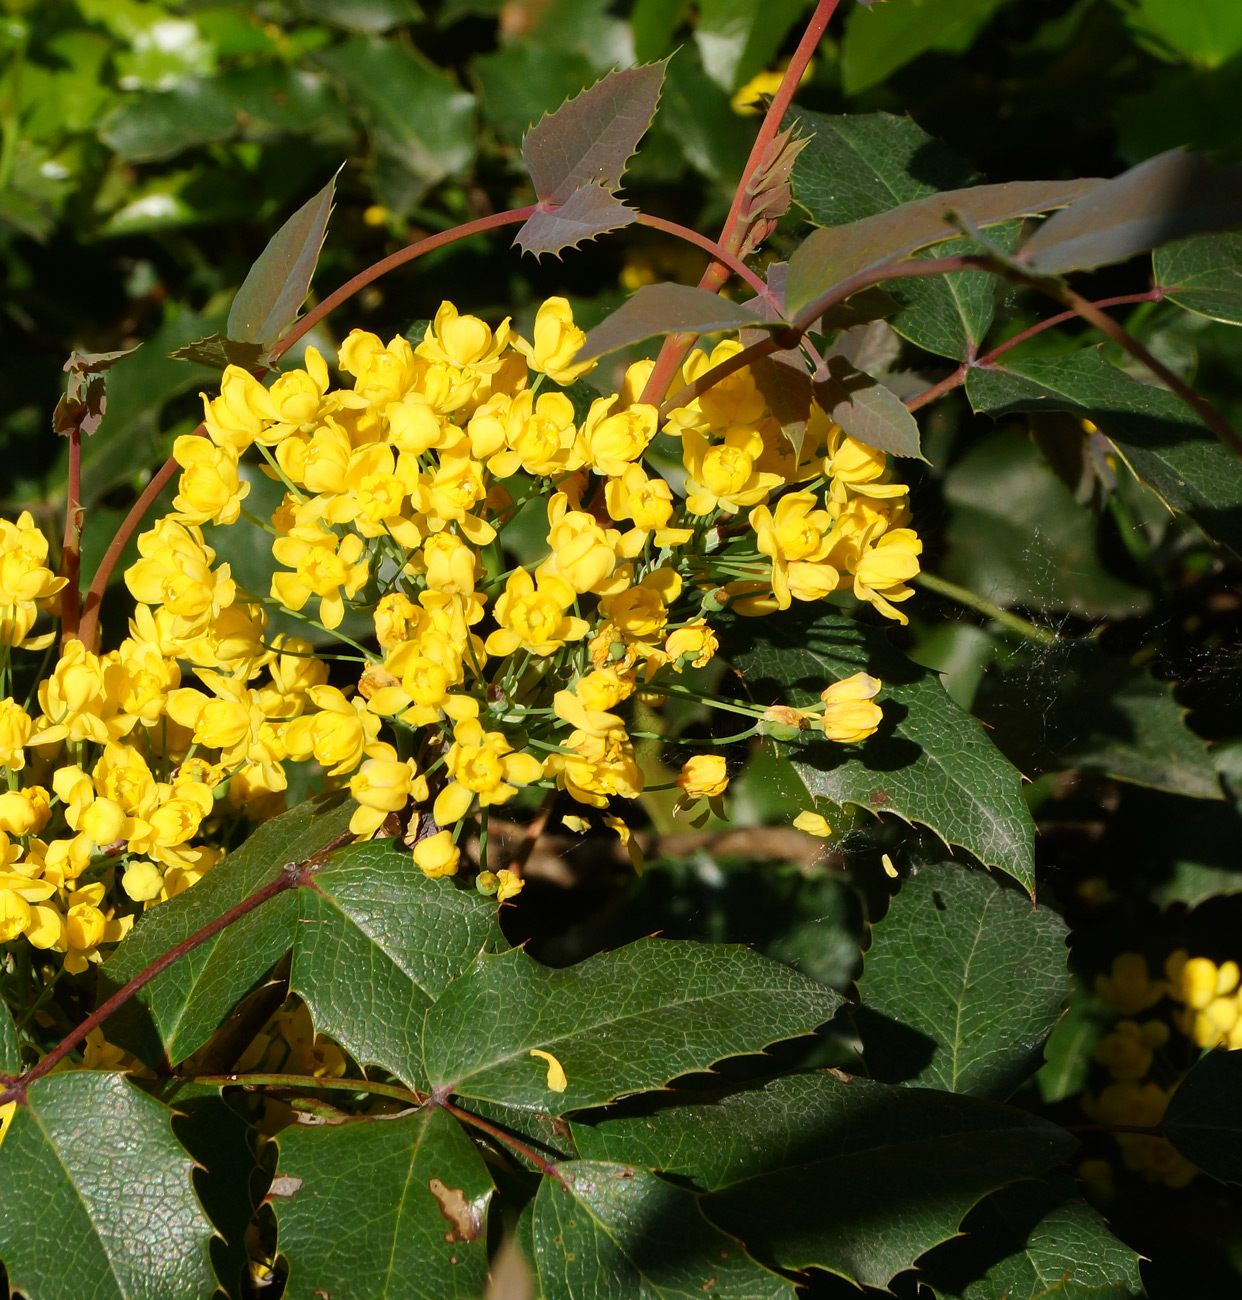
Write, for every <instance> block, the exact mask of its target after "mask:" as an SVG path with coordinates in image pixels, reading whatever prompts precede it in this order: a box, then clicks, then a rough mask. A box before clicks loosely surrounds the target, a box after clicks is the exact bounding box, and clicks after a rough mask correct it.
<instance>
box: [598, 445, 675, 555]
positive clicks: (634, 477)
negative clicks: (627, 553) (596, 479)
mask: <svg viewBox="0 0 1242 1300" xmlns="http://www.w3.org/2000/svg"><path fill="white" fill-rule="evenodd" d="M604 500H605V502H606V504H607V506H608V513H609V515H610V516H611V517H612V518H613V519H615V520H616V521H617V522H618V523H620V522H621V520H623V519H632V520H633V521H634V527H635V528H637V529H641V530H642V532H643V533H651V534H653V536H654V538H655V544H656V545H657V546H681V545H683V544H684V543H686V542H688V541H689V540H690V538H691V537H693V536H694V529H693V528H669V527H668V523H669V521H670V520H671V519H672V517H673V489H672V488H671V487H669V485H668V483H667V482H666V481H665V480H664V479H662V478H653V479H649V478H648V477H647V475H646V474H645V473H644V472H643V467H642V466H641V465H626V466H625V468H624V471H623V472H622V473H621V475H620V476H619V477H617V478H611V479H609V480H608V483H607V485H606V486H605V488H604ZM643 542H644V544H645V542H646V538H645V537H644V538H643Z"/></svg>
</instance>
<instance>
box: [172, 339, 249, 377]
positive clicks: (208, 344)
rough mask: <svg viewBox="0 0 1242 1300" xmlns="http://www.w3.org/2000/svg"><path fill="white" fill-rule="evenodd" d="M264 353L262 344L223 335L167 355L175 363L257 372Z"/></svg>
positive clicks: (201, 340) (188, 345)
mask: <svg viewBox="0 0 1242 1300" xmlns="http://www.w3.org/2000/svg"><path fill="white" fill-rule="evenodd" d="M266 353H267V345H265V344H263V343H259V342H251V343H245V342H242V341H241V340H240V339H231V338H227V337H226V336H225V335H223V334H211V335H209V336H208V337H207V338H205V339H197V340H196V341H195V342H193V343H187V344H186V345H185V346H184V347H180V348H173V350H172V351H171V352H170V353H169V354H168V355H169V356H170V357H172V358H173V359H174V360H176V361H193V362H194V363H195V364H196V365H200V366H211V367H212V369H213V370H227V369H228V368H229V366H241V368H242V369H243V370H257V369H258V368H259V367H260V366H261V365H262V364H263V358H264V356H265V354H266Z"/></svg>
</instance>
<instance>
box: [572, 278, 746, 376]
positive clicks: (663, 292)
mask: <svg viewBox="0 0 1242 1300" xmlns="http://www.w3.org/2000/svg"><path fill="white" fill-rule="evenodd" d="M768 328H771V322H770V321H769V320H767V319H766V318H764V317H762V316H759V315H758V314H757V313H756V312H754V311H752V310H751V308H750V307H749V306H744V305H742V304H741V303H736V302H732V301H731V300H730V299H728V298H722V297H721V296H720V295H719V294H717V293H708V291H707V290H706V289H696V288H694V287H692V286H691V285H688V284H672V283H668V284H647V285H644V286H643V287H642V288H641V289H639V290H638V292H637V293H636V294H634V296H633V297H632V298H630V299H629V300H628V301H627V302H626V303H624V304H623V305H622V306H620V307H618V308H617V310H616V311H614V312H613V313H612V315H611V316H609V317H607V318H606V319H605V320H604V321H603V322H601V323H600V324H599V325H597V326H596V327H595V328H594V329H593V330H592V331H591V332H590V333H589V334H588V335H587V337H586V342H585V343H584V344H583V345H582V347H581V348H580V349H579V351H578V355H577V357H576V358H575V360H579V361H581V360H586V359H588V358H590V357H598V356H603V354H604V353H605V352H614V351H615V350H616V349H617V348H624V347H628V346H629V344H631V343H637V342H639V341H640V340H642V339H649V338H651V337H652V336H653V335H656V334H677V333H680V332H681V331H689V332H691V333H694V334H714V333H718V332H720V331H722V330H728V331H730V332H732V331H733V330H739V329H768Z"/></svg>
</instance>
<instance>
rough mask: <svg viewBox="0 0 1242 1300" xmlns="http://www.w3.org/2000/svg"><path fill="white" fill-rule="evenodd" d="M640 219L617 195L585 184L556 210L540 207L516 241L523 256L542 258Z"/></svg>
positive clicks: (518, 234) (520, 231)
mask: <svg viewBox="0 0 1242 1300" xmlns="http://www.w3.org/2000/svg"><path fill="white" fill-rule="evenodd" d="M637 217H638V213H637V212H635V211H634V209H633V208H627V207H626V206H625V204H624V203H622V202H621V200H620V199H619V198H617V196H616V195H615V194H609V193H608V191H607V190H606V189H604V188H603V186H601V185H584V186H583V187H582V188H581V189H579V190H574V192H573V193H572V194H571V195H570V196H569V198H568V199H567V200H566V201H565V202H564V203H562V204H561V205H560V206H559V207H557V208H551V209H548V210H544V209H543V208H541V209H540V210H539V211H538V212H536V213H535V214H534V215H533V216H532V217H530V219H529V220H527V221H526V222H525V223H524V224H523V226H522V228H521V229H520V230H519V231H518V232H517V234H516V235H515V236H514V239H513V242H514V243H515V244H517V246H518V247H519V248H520V249H521V250H522V252H524V253H533V254H534V255H535V256H536V257H541V256H542V255H543V254H544V253H559V252H561V250H562V249H566V248H575V247H576V246H577V245H578V244H580V243H581V242H582V241H583V240H584V239H594V238H595V237H596V235H603V234H606V233H607V232H608V231H610V230H620V228H621V227H622V226H628V225H629V224H630V222H631V221H634V220H635V219H636V218H637Z"/></svg>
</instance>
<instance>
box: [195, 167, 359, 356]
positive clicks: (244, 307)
mask: <svg viewBox="0 0 1242 1300" xmlns="http://www.w3.org/2000/svg"><path fill="white" fill-rule="evenodd" d="M335 187H336V177H335V176H333V178H332V179H331V180H330V181H329V182H328V183H327V184H326V185H325V186H324V187H323V189H321V190H320V191H319V193H318V194H316V195H315V196H314V198H311V199H308V200H307V201H306V202H305V203H304V204H302V206H301V207H300V208H299V209H298V210H297V211H296V212H295V213H294V214H293V216H291V217H290V218H289V220H288V221H286V222H285V224H284V225H283V226H281V228H280V229H279V230H278V231H277V232H276V233H275V234H274V235H273V236H272V238H271V240H270V241H269V242H268V245H267V247H266V248H265V249H264V250H263V252H262V253H260V254H259V259H258V261H257V262H255V264H254V265H253V266H252V267H251V268H250V270H249V271H248V272H247V273H246V278H245V279H244V280H243V281H242V286H241V288H240V289H238V291H237V296H236V297H235V298H234V299H233V305H232V307H230V308H229V319H228V324H227V325H226V326H225V331H224V332H225V334H226V335H227V336H228V338H230V339H235V340H237V341H239V342H242V343H263V344H266V345H267V346H269V347H270V346H271V344H273V343H275V342H276V340H277V339H278V338H280V336H281V335H282V334H283V333H284V332H285V330H287V329H288V328H289V326H290V325H292V324H293V322H294V321H295V320H296V319H297V315H298V312H299V311H300V310H301V308H302V304H303V303H304V302H305V301H306V295H307V293H308V292H309V291H310V283H311V277H312V276H313V275H314V274H315V263H316V262H318V261H319V250H320V249H321V248H322V247H323V237H324V234H325V233H326V232H327V229H328V216H329V214H330V213H331V211H332V195H333V191H334V190H335ZM190 360H192V361H197V360H199V358H198V357H191V358H190Z"/></svg>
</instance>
